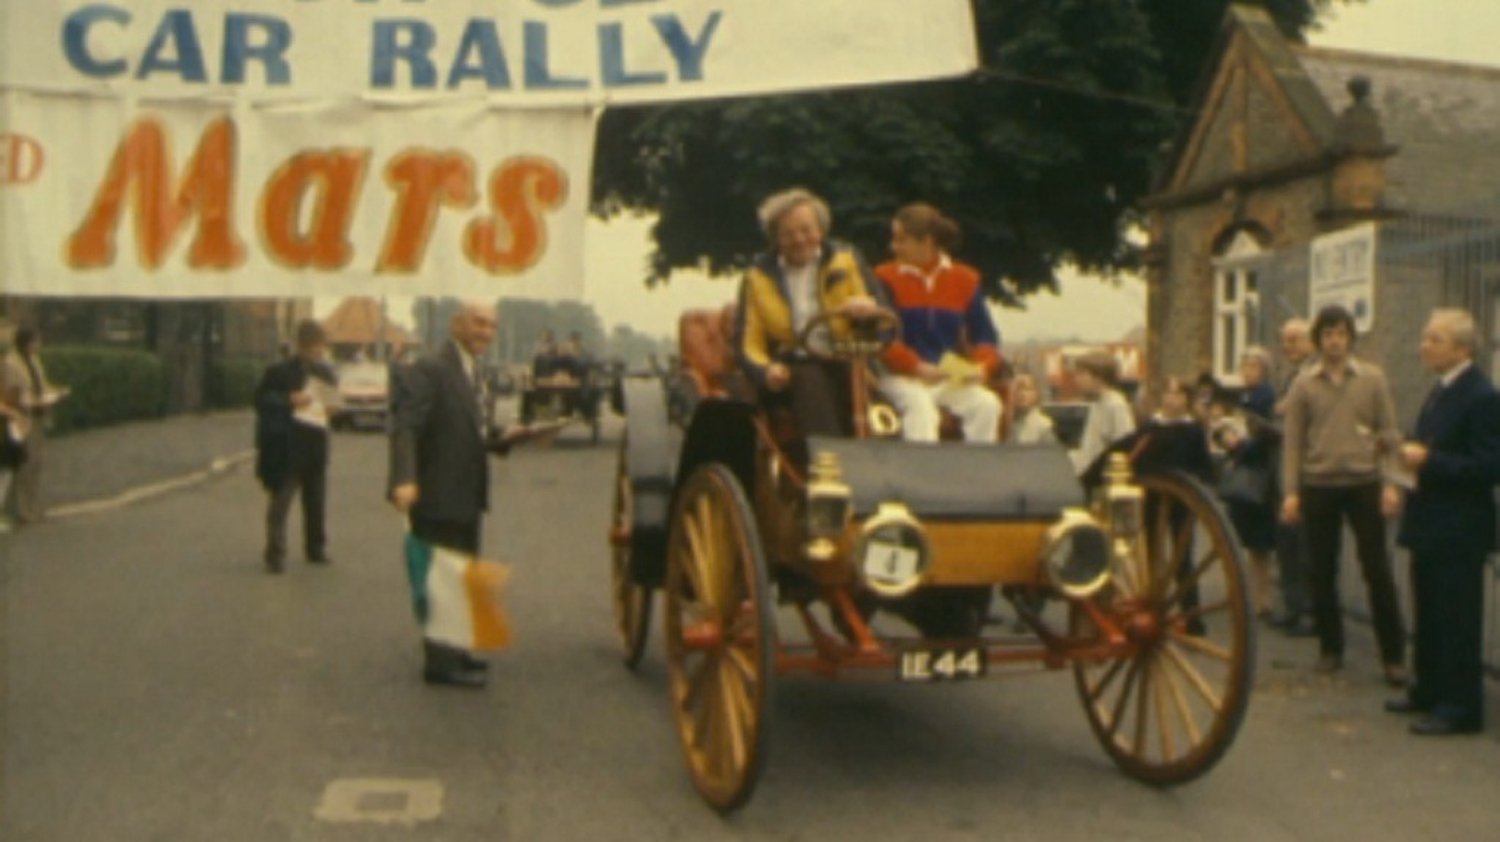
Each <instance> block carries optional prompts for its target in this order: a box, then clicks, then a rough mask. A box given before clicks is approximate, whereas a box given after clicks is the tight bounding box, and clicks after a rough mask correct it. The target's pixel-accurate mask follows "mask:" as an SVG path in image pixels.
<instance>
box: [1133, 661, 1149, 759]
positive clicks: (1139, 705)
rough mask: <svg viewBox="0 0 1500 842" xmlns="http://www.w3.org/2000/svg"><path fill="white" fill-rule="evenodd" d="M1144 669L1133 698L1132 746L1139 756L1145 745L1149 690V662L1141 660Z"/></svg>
mask: <svg viewBox="0 0 1500 842" xmlns="http://www.w3.org/2000/svg"><path fill="white" fill-rule="evenodd" d="M1143 663H1144V664H1145V668H1144V669H1142V670H1141V680H1140V681H1138V682H1136V698H1135V742H1134V743H1133V744H1132V746H1133V748H1134V751H1135V753H1136V755H1137V756H1139V755H1140V754H1141V753H1142V752H1143V751H1144V750H1145V745H1146V711H1147V707H1146V695H1147V693H1148V692H1149V691H1150V690H1151V662H1150V661H1149V660H1143Z"/></svg>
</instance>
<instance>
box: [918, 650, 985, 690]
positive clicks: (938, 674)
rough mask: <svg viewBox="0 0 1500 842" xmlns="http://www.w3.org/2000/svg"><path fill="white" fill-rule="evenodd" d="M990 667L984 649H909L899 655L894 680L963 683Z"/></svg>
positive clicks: (978, 676)
mask: <svg viewBox="0 0 1500 842" xmlns="http://www.w3.org/2000/svg"><path fill="white" fill-rule="evenodd" d="M988 666H989V658H988V657H987V655H986V653H985V651H984V647H982V646H964V647H960V648H957V649H910V650H907V651H905V652H902V653H901V659H900V661H899V662H897V665H896V677H897V678H899V679H900V680H902V681H914V682H930V681H962V680H964V679H968V678H980V677H982V676H983V675H984V673H985V669H986V668H987V667H988Z"/></svg>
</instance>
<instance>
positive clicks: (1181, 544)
mask: <svg viewBox="0 0 1500 842" xmlns="http://www.w3.org/2000/svg"><path fill="white" fill-rule="evenodd" d="M1167 508H1168V507H1166V506H1162V509H1163V510H1164V511H1165V510H1166V509H1167ZM1192 547H1193V520H1192V518H1183V521H1182V525H1180V526H1178V527H1177V534H1176V535H1175V536H1173V539H1172V560H1171V561H1170V562H1169V563H1168V565H1167V569H1166V570H1165V571H1163V572H1162V576H1161V578H1160V579H1158V580H1157V581H1156V587H1155V588H1153V589H1152V591H1151V592H1152V594H1153V595H1158V596H1159V595H1160V594H1161V593H1163V592H1164V591H1166V590H1167V588H1169V587H1171V586H1172V583H1173V582H1175V581H1177V576H1178V575H1179V571H1181V570H1182V563H1183V562H1184V561H1187V558H1188V552H1189V551H1190V550H1191V549H1192Z"/></svg>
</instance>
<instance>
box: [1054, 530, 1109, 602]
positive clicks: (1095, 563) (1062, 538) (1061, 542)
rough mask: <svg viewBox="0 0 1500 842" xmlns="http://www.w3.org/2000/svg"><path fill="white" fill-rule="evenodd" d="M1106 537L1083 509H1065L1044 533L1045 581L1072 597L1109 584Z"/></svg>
mask: <svg viewBox="0 0 1500 842" xmlns="http://www.w3.org/2000/svg"><path fill="white" fill-rule="evenodd" d="M1109 544H1110V542H1109V536H1108V535H1107V534H1105V531H1104V529H1103V528H1102V527H1100V526H1099V523H1098V522H1097V521H1095V520H1094V518H1093V516H1092V515H1090V514H1089V513H1088V512H1086V511H1084V510H1082V509H1065V510H1064V511H1063V513H1062V517H1060V518H1058V521H1057V523H1054V524H1053V525H1052V528H1050V529H1048V530H1047V535H1046V538H1045V540H1044V542H1043V544H1042V563H1043V567H1044V569H1045V570H1046V573H1047V580H1048V581H1049V582H1051V583H1052V585H1053V586H1054V587H1056V588H1057V589H1058V590H1060V591H1062V592H1063V593H1064V594H1067V595H1068V596H1071V597H1078V598H1081V597H1086V596H1090V595H1092V594H1093V593H1095V592H1097V591H1098V590H1099V589H1100V588H1102V587H1104V586H1105V585H1106V584H1108V583H1109V579H1110V552H1109Z"/></svg>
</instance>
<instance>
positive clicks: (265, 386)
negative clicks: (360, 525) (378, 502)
mask: <svg viewBox="0 0 1500 842" xmlns="http://www.w3.org/2000/svg"><path fill="white" fill-rule="evenodd" d="M327 349H328V340H327V336H326V335H325V334H324V332H323V326H322V325H320V324H318V323H317V322H315V321H313V320H312V319H305V320H303V321H302V322H301V323H299V324H298V325H297V350H296V353H295V354H293V355H292V356H291V357H289V358H287V359H285V360H282V361H281V362H278V363H275V364H274V365H272V366H271V367H269V368H267V369H266V372H265V374H264V375H262V376H261V379H260V384H259V385H257V386H256V387H255V451H256V460H255V476H256V478H257V479H259V480H260V482H261V485H263V486H264V487H265V489H266V492H267V493H268V494H269V495H270V501H269V503H268V504H267V506H266V550H265V556H264V561H265V565H266V570H267V572H269V573H280V572H281V571H282V569H283V565H284V563H285V561H286V518H287V513H288V512H289V511H290V510H291V508H292V498H293V497H295V496H297V493H298V491H300V492H301V493H302V538H303V544H302V546H303V550H304V551H305V553H306V557H307V560H308V562H310V563H312V564H327V563H328V561H329V559H328V553H327V543H328V535H327V532H326V530H325V529H324V522H323V521H324V517H323V513H324V508H325V502H326V498H327V489H328V402H329V401H330V400H333V399H335V396H336V395H337V392H336V391H335V390H334V383H335V381H336V378H335V376H334V373H333V369H332V368H330V367H329V366H328V363H327V362H326V361H325V359H324V357H325V354H326V353H327Z"/></svg>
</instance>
